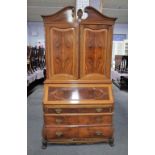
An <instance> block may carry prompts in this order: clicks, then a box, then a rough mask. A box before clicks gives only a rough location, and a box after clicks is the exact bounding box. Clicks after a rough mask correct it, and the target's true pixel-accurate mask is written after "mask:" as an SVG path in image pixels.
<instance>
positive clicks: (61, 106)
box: [43, 102, 114, 108]
mask: <svg viewBox="0 0 155 155" xmlns="http://www.w3.org/2000/svg"><path fill="white" fill-rule="evenodd" d="M113 106H114V103H111V104H99V105H89V104H85V105H71V104H68V105H62V104H61V105H57V104H46V103H45V102H44V103H43V107H44V108H98V107H99V108H101V107H103V108H106V107H107V108H113Z"/></svg>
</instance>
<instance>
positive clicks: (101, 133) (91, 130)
mask: <svg viewBox="0 0 155 155" xmlns="http://www.w3.org/2000/svg"><path fill="white" fill-rule="evenodd" d="M112 135H113V129H112V127H81V128H79V131H78V136H79V138H111V137H112Z"/></svg>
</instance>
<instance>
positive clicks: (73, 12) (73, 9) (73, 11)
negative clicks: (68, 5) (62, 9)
mask: <svg viewBox="0 0 155 155" xmlns="http://www.w3.org/2000/svg"><path fill="white" fill-rule="evenodd" d="M74 14H75V8H72V17H73V18H74Z"/></svg>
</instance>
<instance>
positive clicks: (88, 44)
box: [80, 25, 112, 80]
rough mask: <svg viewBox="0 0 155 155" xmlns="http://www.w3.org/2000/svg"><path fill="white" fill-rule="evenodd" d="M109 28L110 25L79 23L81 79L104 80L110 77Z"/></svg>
mask: <svg viewBox="0 0 155 155" xmlns="http://www.w3.org/2000/svg"><path fill="white" fill-rule="evenodd" d="M111 30H112V29H111V27H109V26H106V25H81V27H80V37H81V39H80V57H81V59H80V60H81V62H80V78H81V79H84V80H104V79H109V78H110V64H111V38H112V37H111V36H112V31H111Z"/></svg>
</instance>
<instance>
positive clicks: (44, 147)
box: [42, 139, 47, 149]
mask: <svg viewBox="0 0 155 155" xmlns="http://www.w3.org/2000/svg"><path fill="white" fill-rule="evenodd" d="M46 148H47V141H46V140H44V139H43V140H42V149H46Z"/></svg>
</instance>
